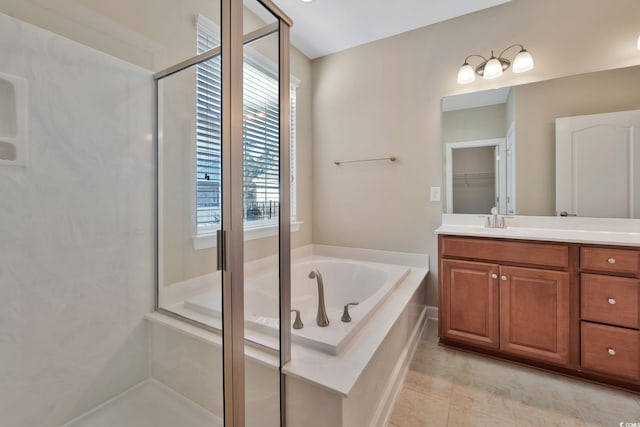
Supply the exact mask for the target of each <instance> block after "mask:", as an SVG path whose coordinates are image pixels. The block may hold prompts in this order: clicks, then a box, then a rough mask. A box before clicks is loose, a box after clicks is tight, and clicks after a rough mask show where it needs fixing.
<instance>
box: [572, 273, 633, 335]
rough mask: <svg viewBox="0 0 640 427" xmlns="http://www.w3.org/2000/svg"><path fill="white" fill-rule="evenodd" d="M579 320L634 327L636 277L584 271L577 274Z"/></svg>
mask: <svg viewBox="0 0 640 427" xmlns="http://www.w3.org/2000/svg"><path fill="white" fill-rule="evenodd" d="M580 290H581V296H580V300H581V304H580V313H581V317H582V319H583V320H591V321H594V322H600V323H609V324H611V325H617V326H625V327H628V328H638V327H640V324H639V322H638V296H639V294H640V280H638V279H631V278H625V277H614V276H602V275H597V274H585V273H583V274H582V275H581V276H580Z"/></svg>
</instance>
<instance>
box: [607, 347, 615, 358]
mask: <svg viewBox="0 0 640 427" xmlns="http://www.w3.org/2000/svg"><path fill="white" fill-rule="evenodd" d="M607 353H609V355H610V356H615V355H616V351H615V350H614V349H612V348H608V349H607Z"/></svg>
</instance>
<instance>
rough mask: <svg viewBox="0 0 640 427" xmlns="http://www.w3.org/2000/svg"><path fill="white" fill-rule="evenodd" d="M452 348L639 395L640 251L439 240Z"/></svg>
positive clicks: (445, 339)
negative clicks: (611, 386)
mask: <svg viewBox="0 0 640 427" xmlns="http://www.w3.org/2000/svg"><path fill="white" fill-rule="evenodd" d="M438 253H439V262H440V275H439V276H440V279H439V284H438V285H439V294H438V298H439V310H438V315H439V333H440V342H441V343H442V344H444V345H449V346H453V347H458V348H463V349H467V350H472V351H476V352H479V353H484V354H488V355H491V356H494V357H500V358H504V359H509V360H513V361H516V362H519V363H526V364H529V365H532V366H536V367H539V368H543V369H546V370H551V371H556V372H561V373H563V374H567V375H573V376H577V377H581V378H586V379H589V380H592V381H598V382H602V383H607V384H611V385H614V386H617V387H623V388H626V389H629V390H634V391H636V392H640V249H638V248H634V247H628V248H627V247H615V246H606V245H600V246H596V245H592V244H582V243H562V242H546V241H536V240H530V241H529V240H515V239H511V238H509V239H505V238H491V237H475V236H458V235H447V234H440V235H439V240H438Z"/></svg>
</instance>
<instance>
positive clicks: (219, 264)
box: [216, 230, 226, 271]
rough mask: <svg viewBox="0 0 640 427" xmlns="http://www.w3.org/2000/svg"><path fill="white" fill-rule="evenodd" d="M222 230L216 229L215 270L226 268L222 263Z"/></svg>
mask: <svg viewBox="0 0 640 427" xmlns="http://www.w3.org/2000/svg"><path fill="white" fill-rule="evenodd" d="M224 236H225V234H224V230H216V264H217V265H216V271H220V270H226V268H225V267H226V266H225V265H224V262H225V256H224V243H225V242H224V240H225V239H224Z"/></svg>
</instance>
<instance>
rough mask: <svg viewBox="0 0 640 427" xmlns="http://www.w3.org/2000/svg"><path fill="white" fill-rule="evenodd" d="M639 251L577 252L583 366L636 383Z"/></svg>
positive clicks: (639, 372) (639, 377) (639, 369)
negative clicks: (578, 260) (578, 255)
mask: <svg viewBox="0 0 640 427" xmlns="http://www.w3.org/2000/svg"><path fill="white" fill-rule="evenodd" d="M639 300H640V251H637V250H632V249H615V248H608V247H591V246H585V247H582V248H581V249H580V334H581V346H580V349H581V352H580V353H581V354H580V359H581V368H582V369H583V370H584V371H585V372H593V373H596V374H599V375H606V376H611V377H615V378H620V379H622V380H625V381H631V382H634V383H640V315H639V303H640V301H639Z"/></svg>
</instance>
